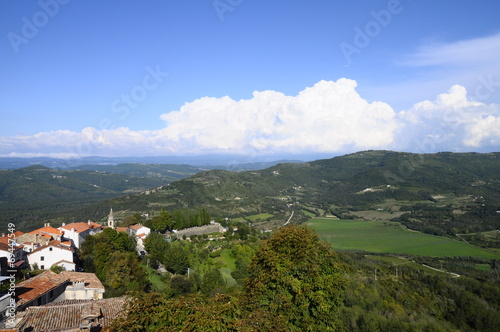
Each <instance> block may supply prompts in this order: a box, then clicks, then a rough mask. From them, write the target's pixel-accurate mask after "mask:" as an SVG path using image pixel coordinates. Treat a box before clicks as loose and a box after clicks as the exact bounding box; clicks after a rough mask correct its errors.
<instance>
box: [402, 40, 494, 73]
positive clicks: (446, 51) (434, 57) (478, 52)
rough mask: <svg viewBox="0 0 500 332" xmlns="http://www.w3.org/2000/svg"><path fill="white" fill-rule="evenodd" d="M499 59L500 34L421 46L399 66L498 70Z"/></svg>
mask: <svg viewBox="0 0 500 332" xmlns="http://www.w3.org/2000/svg"><path fill="white" fill-rule="evenodd" d="M499 57H500V33H497V34H494V35H491V36H486V37H480V38H474V39H467V40H459V41H455V42H451V43H432V44H427V45H422V46H421V47H420V48H419V49H418V50H417V52H415V53H413V54H410V55H408V56H406V57H405V58H404V59H403V60H402V61H401V64H402V65H405V66H415V67H423V66H443V65H453V66H467V67H470V66H474V67H477V66H485V65H486V66H490V65H494V66H495V67H497V68H498V58H499Z"/></svg>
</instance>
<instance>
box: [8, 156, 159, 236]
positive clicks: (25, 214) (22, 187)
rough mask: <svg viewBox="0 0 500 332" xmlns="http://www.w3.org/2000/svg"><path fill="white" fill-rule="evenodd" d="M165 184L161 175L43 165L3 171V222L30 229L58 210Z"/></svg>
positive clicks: (69, 208) (17, 227) (18, 227)
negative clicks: (158, 176) (66, 169)
mask: <svg viewBox="0 0 500 332" xmlns="http://www.w3.org/2000/svg"><path fill="white" fill-rule="evenodd" d="M163 184H165V181H163V180H162V179H159V178H157V179H154V178H138V177H132V176H128V175H120V174H111V173H105V172H95V171H83V170H74V171H58V170H54V169H50V168H47V167H45V166H40V165H36V166H30V167H25V168H20V169H16V170H0V225H4V226H5V225H6V224H7V223H9V222H13V223H15V224H16V229H19V230H23V229H25V228H27V229H30V228H33V227H34V226H37V225H40V224H41V223H43V220H44V219H45V218H48V217H50V216H53V215H54V214H56V213H59V212H64V211H68V210H71V209H75V208H77V207H78V208H80V207H82V206H85V205H88V204H91V203H95V202H98V201H100V200H104V199H109V198H111V197H116V196H120V195H124V194H127V193H137V192H141V191H144V190H146V189H150V188H154V187H158V186H160V185H163ZM4 229H6V227H4Z"/></svg>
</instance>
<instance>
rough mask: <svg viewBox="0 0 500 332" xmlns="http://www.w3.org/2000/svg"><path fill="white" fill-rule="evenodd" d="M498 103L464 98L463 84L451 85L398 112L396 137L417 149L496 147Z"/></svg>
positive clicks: (499, 137) (498, 140)
mask: <svg viewBox="0 0 500 332" xmlns="http://www.w3.org/2000/svg"><path fill="white" fill-rule="evenodd" d="M499 116H500V106H499V105H496V104H490V105H487V104H485V103H482V102H477V101H471V100H469V99H468V98H467V91H466V89H465V88H464V87H462V86H459V85H455V86H452V87H451V88H450V89H449V90H448V92H447V93H443V94H440V95H438V96H437V97H436V99H435V100H434V101H429V100H426V101H423V102H420V103H417V104H415V105H413V107H411V108H410V109H409V110H405V111H402V112H400V113H398V123H399V124H400V127H399V130H398V133H397V134H396V136H397V139H396V140H397V141H398V142H400V144H401V145H400V146H401V148H403V149H408V150H416V151H418V152H433V151H443V150H447V151H450V150H451V151H464V150H470V149H471V148H495V147H498V146H499V143H500V130H499V128H500V126H499V124H500V118H499Z"/></svg>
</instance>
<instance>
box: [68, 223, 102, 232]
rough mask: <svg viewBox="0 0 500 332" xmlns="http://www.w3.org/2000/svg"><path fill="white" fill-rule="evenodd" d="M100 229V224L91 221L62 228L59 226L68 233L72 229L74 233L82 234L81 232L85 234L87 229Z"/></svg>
mask: <svg viewBox="0 0 500 332" xmlns="http://www.w3.org/2000/svg"><path fill="white" fill-rule="evenodd" d="M100 227H102V226H101V225H100V224H98V223H95V222H93V221H89V222H72V223H71V224H67V225H64V226H61V228H62V229H66V230H68V231H70V230H71V229H72V228H74V229H75V232H77V233H82V232H85V231H87V230H89V229H97V228H100Z"/></svg>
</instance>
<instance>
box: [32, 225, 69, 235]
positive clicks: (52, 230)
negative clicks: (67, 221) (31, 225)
mask: <svg viewBox="0 0 500 332" xmlns="http://www.w3.org/2000/svg"><path fill="white" fill-rule="evenodd" d="M63 233H64V232H63V231H61V230H59V229H57V228H54V227H49V226H45V227H41V228H39V229H35V230H34V231H31V232H29V233H28V234H39V235H43V234H49V235H63Z"/></svg>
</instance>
